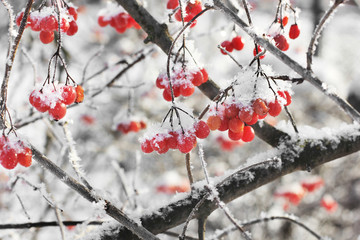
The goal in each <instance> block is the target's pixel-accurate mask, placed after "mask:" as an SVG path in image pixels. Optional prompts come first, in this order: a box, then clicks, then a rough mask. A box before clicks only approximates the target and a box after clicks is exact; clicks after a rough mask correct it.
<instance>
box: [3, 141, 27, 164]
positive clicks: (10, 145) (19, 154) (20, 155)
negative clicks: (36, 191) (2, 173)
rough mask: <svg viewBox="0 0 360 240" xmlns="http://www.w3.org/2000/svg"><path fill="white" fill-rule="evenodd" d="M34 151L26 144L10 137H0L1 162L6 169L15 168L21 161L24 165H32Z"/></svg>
mask: <svg viewBox="0 0 360 240" xmlns="http://www.w3.org/2000/svg"><path fill="white" fill-rule="evenodd" d="M31 158H32V151H31V149H30V148H28V147H26V146H25V144H24V143H23V142H22V141H20V140H18V139H16V140H10V139H9V137H6V136H2V137H0V164H1V165H2V166H3V167H4V168H6V169H13V168H15V167H16V165H17V164H18V163H19V164H20V165H22V166H24V167H29V166H30V165H31Z"/></svg>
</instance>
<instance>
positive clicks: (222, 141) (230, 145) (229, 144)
mask: <svg viewBox="0 0 360 240" xmlns="http://www.w3.org/2000/svg"><path fill="white" fill-rule="evenodd" d="M216 142H217V143H218V144H219V146H220V147H221V149H222V150H224V151H232V150H233V149H234V148H235V147H236V146H241V145H242V144H243V142H242V141H232V140H228V139H226V138H224V137H223V136H218V137H217V138H216Z"/></svg>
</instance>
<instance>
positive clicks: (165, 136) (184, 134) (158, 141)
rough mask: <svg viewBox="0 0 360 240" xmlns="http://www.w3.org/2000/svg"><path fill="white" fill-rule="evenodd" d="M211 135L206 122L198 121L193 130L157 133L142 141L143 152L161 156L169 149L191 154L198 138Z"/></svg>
mask: <svg viewBox="0 0 360 240" xmlns="http://www.w3.org/2000/svg"><path fill="white" fill-rule="evenodd" d="M209 134H210V129H209V127H208V126H207V124H206V123H205V122H204V121H198V122H196V123H195V124H194V125H193V128H192V129H187V130H184V131H183V130H181V129H179V130H178V131H173V130H169V131H167V132H165V133H157V134H155V135H153V136H151V137H147V138H144V139H143V140H142V141H141V150H142V151H143V152H144V153H151V152H153V151H156V152H158V153H159V154H163V153H166V152H167V151H168V150H169V149H179V151H180V152H182V153H188V152H190V151H191V150H192V149H193V148H194V147H195V146H196V143H197V141H196V138H200V139H204V138H207V136H209Z"/></svg>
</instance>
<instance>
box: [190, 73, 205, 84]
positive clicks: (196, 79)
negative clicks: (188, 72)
mask: <svg viewBox="0 0 360 240" xmlns="http://www.w3.org/2000/svg"><path fill="white" fill-rule="evenodd" d="M192 77H193V78H192V80H191V82H192V84H194V86H196V87H197V86H200V85H201V84H203V83H204V77H203V74H202V72H201V71H197V72H195V73H193V74H192Z"/></svg>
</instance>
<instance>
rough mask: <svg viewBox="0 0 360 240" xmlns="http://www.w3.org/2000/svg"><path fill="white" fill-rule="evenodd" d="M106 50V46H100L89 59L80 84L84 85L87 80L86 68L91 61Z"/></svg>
mask: <svg viewBox="0 0 360 240" xmlns="http://www.w3.org/2000/svg"><path fill="white" fill-rule="evenodd" d="M103 51H104V46H103V45H101V47H100V48H99V50H97V51H96V52H95V53H94V54H93V55H92V56H91V57H90V58H89V60H88V61H87V62H86V64H85V67H84V70H83V73H82V78H81V82H80V85H83V84H84V82H85V75H86V70H87V68H88V67H89V65H90V63H91V61H92V60H94V59H95V58H96V57H98V56H100V55H101V53H102V52H103Z"/></svg>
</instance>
